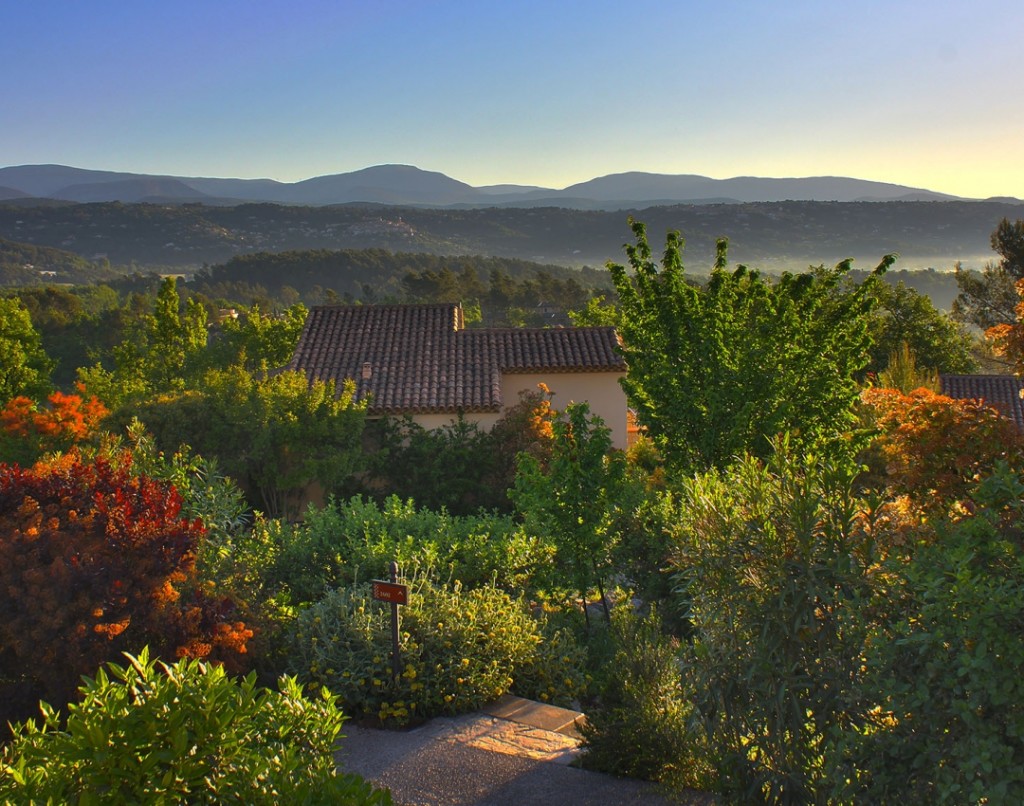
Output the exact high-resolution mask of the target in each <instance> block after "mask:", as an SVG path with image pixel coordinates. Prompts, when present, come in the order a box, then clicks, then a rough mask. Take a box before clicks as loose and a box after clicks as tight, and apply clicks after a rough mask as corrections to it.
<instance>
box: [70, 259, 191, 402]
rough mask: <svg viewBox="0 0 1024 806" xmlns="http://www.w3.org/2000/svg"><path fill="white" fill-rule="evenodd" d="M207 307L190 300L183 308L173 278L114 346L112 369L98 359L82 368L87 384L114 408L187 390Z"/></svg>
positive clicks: (81, 373)
mask: <svg viewBox="0 0 1024 806" xmlns="http://www.w3.org/2000/svg"><path fill="white" fill-rule="evenodd" d="M206 341H207V332H206V309H205V308H204V307H203V306H202V305H201V304H199V303H198V302H196V301H195V300H192V299H190V300H188V301H187V303H186V304H185V310H184V312H183V311H182V305H181V296H180V295H179V293H178V287H177V282H176V280H175V278H174V277H167V278H165V279H164V281H163V282H162V283H161V285H160V291H159V292H158V294H157V297H156V301H155V303H154V304H153V308H152V311H151V312H149V313H144V314H143V315H142V316H141V317H140V318H139V320H138V323H137V325H136V326H135V327H133V328H131V330H130V332H129V334H128V337H127V338H126V339H125V340H124V341H122V342H121V343H120V344H119V345H118V346H117V347H115V348H114V351H113V354H114V369H113V370H107V369H105V368H104V367H103V366H102V365H100V364H96V365H94V366H92V367H89V368H83V369H80V370H79V373H78V376H79V379H80V380H81V381H82V382H83V383H84V384H85V386H86V388H87V389H88V390H89V391H90V392H92V393H93V394H95V395H97V396H98V397H99V398H100V399H101V400H103V401H104V402H105V403H106V404H107V405H108V406H110V407H111V408H116V407H117V406H119V405H122V404H124V403H126V402H128V401H132V400H137V399H139V398H143V397H146V396H148V395H153V394H158V393H161V392H169V391H173V390H180V389H184V388H185V387H186V386H188V385H189V384H191V383H194V382H195V380H196V379H197V377H198V376H199V374H200V372H201V370H202V364H203V354H204V352H205V350H206Z"/></svg>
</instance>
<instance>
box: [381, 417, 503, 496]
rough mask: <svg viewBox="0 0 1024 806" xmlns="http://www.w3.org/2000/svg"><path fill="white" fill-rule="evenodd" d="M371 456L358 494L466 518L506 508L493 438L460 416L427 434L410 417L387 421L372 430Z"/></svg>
mask: <svg viewBox="0 0 1024 806" xmlns="http://www.w3.org/2000/svg"><path fill="white" fill-rule="evenodd" d="M374 437H375V440H374V442H375V443H376V444H375V446H374V451H373V453H372V454H371V457H370V468H369V473H368V475H367V479H366V484H365V485H363V490H362V491H363V492H366V493H369V494H372V495H374V496H375V497H377V498H379V499H380V498H384V497H387V496H391V495H394V496H398V497H399V498H403V499H404V498H411V499H413V500H415V501H416V503H417V504H419V505H420V506H423V507H426V508H427V509H442V508H443V509H446V510H448V511H449V512H451V513H453V514H456V515H467V514H470V513H472V512H476V511H477V510H479V509H500V510H505V511H507V510H508V509H509V503H508V497H507V495H506V493H505V488H504V487H502V486H500V484H498V483H496V482H499V481H503V480H504V477H505V476H506V475H507V474H505V473H501V460H502V457H501V456H500V454H499V453H498V452H496V451H495V447H496V446H495V444H494V440H493V438H492V436H491V435H490V434H489V433H488V432H486V431H483V430H481V429H480V427H479V426H477V424H476V423H471V422H468V421H467V420H465V419H463V418H462V417H459V418H458V419H457V420H454V421H453V422H452V423H451V424H450V425H446V426H442V427H440V428H433V429H428V428H424V427H423V426H421V425H419V424H418V423H415V422H413V420H412V418H411V417H405V418H402V419H394V418H389V419H385V420H383V421H380V422H379V424H377V425H376V426H375V427H374Z"/></svg>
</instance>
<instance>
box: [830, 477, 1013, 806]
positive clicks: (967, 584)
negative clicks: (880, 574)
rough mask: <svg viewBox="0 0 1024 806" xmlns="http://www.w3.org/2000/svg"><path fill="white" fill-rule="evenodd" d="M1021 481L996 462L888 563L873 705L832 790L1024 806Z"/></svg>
mask: <svg viewBox="0 0 1024 806" xmlns="http://www.w3.org/2000/svg"><path fill="white" fill-rule="evenodd" d="M1022 524H1024V484H1022V483H1021V480H1020V478H1019V477H1018V476H1017V475H1016V474H1015V473H1013V472H1011V471H1010V470H1009V468H1008V467H1007V466H1006V465H1005V464H1003V465H1002V466H1001V467H999V468H997V470H996V472H995V474H994V475H993V476H992V477H990V478H988V479H987V480H986V481H984V482H983V483H982V484H981V486H980V487H979V488H978V491H977V493H976V494H975V496H974V500H973V506H972V512H971V515H970V516H969V517H965V518H963V519H962V520H959V521H957V522H954V523H947V524H944V525H942V526H941V527H940V528H939V533H938V539H937V540H935V541H934V542H931V543H929V544H925V545H922V546H921V547H919V548H918V549H917V551H916V553H915V555H914V557H913V559H912V560H911V561H910V563H909V564H904V563H902V562H900V563H898V564H897V563H893V569H892V570H893V573H894V574H897V575H898V576H899V577H901V581H900V584H899V585H898V586H897V587H895V588H894V590H893V591H891V592H890V593H889V596H890V597H892V598H894V599H895V600H896V601H897V603H898V604H897V612H896V614H895V617H894V618H893V619H892V620H890V621H888V622H887V623H884V624H881V625H879V627H878V629H877V630H876V632H875V634H873V635H872V636H871V640H870V641H869V643H868V649H867V653H866V659H865V662H866V667H867V679H866V681H865V689H866V691H867V692H868V694H869V696H871V697H874V698H876V701H877V702H878V703H879V706H880V707H879V709H878V710H877V711H875V712H873V714H872V717H873V718H872V722H871V723H870V725H869V726H868V727H867V728H866V729H865V730H864V731H863V732H862V733H860V734H849V735H848V736H847V737H845V738H846V749H847V750H848V751H849V752H850V754H851V756H852V759H850V767H851V769H853V770H859V774H853V775H850V774H847V775H844V776H841V777H837V782H839V781H842V780H844V779H848V780H849V786H848V787H846V788H845V791H841V794H842V795H843V796H845V797H848V798H852V799H853V800H854V801H857V802H872V803H896V802H903V803H1006V804H1010V803H1020V802H1022V801H1024V675H1022V674H1021V670H1022V669H1024V541H1022V535H1024V531H1022Z"/></svg>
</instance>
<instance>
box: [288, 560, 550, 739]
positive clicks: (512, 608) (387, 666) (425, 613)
mask: <svg viewBox="0 0 1024 806" xmlns="http://www.w3.org/2000/svg"><path fill="white" fill-rule="evenodd" d="M400 611H401V635H400V654H401V669H402V671H401V675H400V676H399V677H398V679H397V680H396V679H394V678H393V677H392V667H391V627H390V623H391V622H390V605H386V604H383V603H381V602H378V601H375V600H373V599H372V598H371V596H370V588H369V586H368V585H356V586H352V587H349V588H343V589H339V590H337V591H334V592H331V593H328V594H327V595H326V596H325V597H324V598H323V599H322V600H321V601H320V602H318V603H317V604H315V605H314V606H312V607H310V608H309V609H308V610H306V611H304V612H303V613H302V614H301V615H300V616H299V617H298V619H297V620H296V623H295V627H294V632H293V636H292V646H293V650H292V656H291V657H292V668H293V669H294V670H295V672H296V673H297V674H299V676H300V677H301V678H303V679H307V680H310V681H313V682H316V683H319V684H322V685H325V686H327V687H328V688H330V689H331V691H333V692H334V693H336V694H338V695H339V697H340V699H341V702H342V704H343V706H344V707H345V709H346V710H347V711H349V712H350V713H351V714H352V715H353V716H362V717H373V718H378V719H380V720H382V721H388V722H392V723H393V724H399V725H401V724H407V723H408V722H410V721H412V720H413V719H416V718H426V717H431V716H436V715H438V714H456V713H462V712H465V711H471V710H473V709H475V708H479V707H480V706H482V705H484V704H485V703H487V702H490V701H491V700H494V699H496V698H497V697H499V696H500V695H502V694H504V693H505V692H506V691H508V689H509V687H510V686H511V685H512V681H513V678H514V674H515V670H516V669H518V668H519V667H521V666H522V665H523V664H524V663H527V662H528V661H529V659H530V658H531V657H532V655H533V652H534V650H535V648H536V646H537V644H538V642H539V641H540V636H539V634H538V630H537V625H536V623H535V622H534V621H533V619H532V618H531V617H530V616H529V614H528V613H527V612H526V609H525V607H524V605H523V603H522V602H521V601H517V600H514V599H512V598H510V597H509V595H508V594H507V593H504V592H503V591H501V590H498V589H497V588H494V587H491V586H484V587H481V588H476V589H473V590H465V589H463V588H462V586H461V585H459V583H457V582H456V583H455V584H454V585H453V586H451V587H449V586H445V585H437V584H433V583H431V582H429V581H428V580H426V579H420V580H417V581H415V582H414V583H413V585H412V586H411V590H410V594H409V604H408V605H407V606H403V607H401V608H400Z"/></svg>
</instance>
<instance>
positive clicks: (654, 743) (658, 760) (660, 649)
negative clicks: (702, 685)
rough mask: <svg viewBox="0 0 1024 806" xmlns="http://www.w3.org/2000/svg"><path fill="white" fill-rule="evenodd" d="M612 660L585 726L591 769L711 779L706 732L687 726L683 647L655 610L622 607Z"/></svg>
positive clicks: (668, 779)
mask: <svg viewBox="0 0 1024 806" xmlns="http://www.w3.org/2000/svg"><path fill="white" fill-rule="evenodd" d="M612 632H613V635H614V637H615V645H616V651H615V657H614V659H613V660H612V662H611V663H610V664H609V667H608V671H607V680H606V683H605V686H604V688H603V690H602V691H601V692H600V698H599V700H598V702H597V704H596V705H595V706H594V707H592V708H589V709H588V711H587V721H586V723H585V724H584V726H583V728H582V733H583V748H584V751H585V755H584V757H583V765H584V766H585V767H586V768H587V769H595V770H601V771H602V772H609V773H611V774H613V775H626V776H630V777H635V778H646V779H648V780H652V781H661V782H663V783H667V784H677V785H684V786H690V787H695V786H699V785H701V784H702V783H706V782H707V781H708V780H709V779H710V772H711V766H710V763H709V759H708V755H707V748H706V747H705V745H704V741H703V737H702V735H701V734H700V733H699V732H696V731H694V730H693V728H692V727H691V724H690V711H691V705H690V703H689V702H688V700H687V694H686V692H685V691H684V689H683V686H682V678H681V676H680V674H679V655H678V653H679V646H678V642H677V641H675V640H674V639H670V638H668V637H666V636H665V635H664V634H663V633H662V630H661V620H660V619H659V617H658V614H657V612H656V611H655V610H652V611H651V613H650V614H649V615H647V616H646V617H644V618H641V617H640V616H638V615H637V614H635V613H633V612H632V611H631V610H630V609H628V608H617V609H616V610H615V613H614V618H613V621H612Z"/></svg>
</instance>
